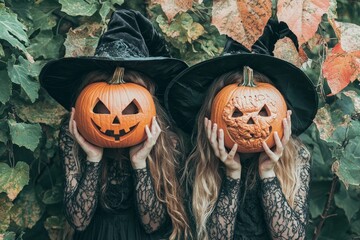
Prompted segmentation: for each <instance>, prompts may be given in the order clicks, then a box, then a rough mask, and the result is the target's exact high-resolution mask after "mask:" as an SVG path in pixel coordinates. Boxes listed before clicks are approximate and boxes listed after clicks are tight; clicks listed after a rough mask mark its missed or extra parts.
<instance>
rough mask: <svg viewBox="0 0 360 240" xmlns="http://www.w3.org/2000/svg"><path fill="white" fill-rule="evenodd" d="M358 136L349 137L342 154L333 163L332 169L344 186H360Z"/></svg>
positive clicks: (359, 141)
mask: <svg viewBox="0 0 360 240" xmlns="http://www.w3.org/2000/svg"><path fill="white" fill-rule="evenodd" d="M359 159H360V136H357V137H355V138H354V139H350V140H349V142H348V144H347V145H346V147H345V150H344V155H343V156H342V158H341V159H340V160H338V161H335V162H334V164H333V171H334V172H335V174H336V175H337V176H338V177H339V179H340V180H341V181H343V182H344V184H345V186H348V185H355V186H360V174H359V172H360V162H359Z"/></svg>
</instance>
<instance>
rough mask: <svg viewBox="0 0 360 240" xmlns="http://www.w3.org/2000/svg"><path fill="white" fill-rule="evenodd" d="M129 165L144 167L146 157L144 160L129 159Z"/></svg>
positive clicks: (136, 167)
mask: <svg viewBox="0 0 360 240" xmlns="http://www.w3.org/2000/svg"><path fill="white" fill-rule="evenodd" d="M130 162H131V166H132V168H133V169H143V168H146V159H145V160H144V159H143V160H135V159H132V160H131V161H130Z"/></svg>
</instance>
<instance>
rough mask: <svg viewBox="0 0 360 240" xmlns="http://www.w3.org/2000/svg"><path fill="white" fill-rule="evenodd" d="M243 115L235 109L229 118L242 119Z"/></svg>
mask: <svg viewBox="0 0 360 240" xmlns="http://www.w3.org/2000/svg"><path fill="white" fill-rule="evenodd" d="M243 115H244V114H243V113H242V112H241V111H240V110H239V109H237V108H235V111H234V112H233V114H232V115H231V117H233V118H237V117H242V116H243Z"/></svg>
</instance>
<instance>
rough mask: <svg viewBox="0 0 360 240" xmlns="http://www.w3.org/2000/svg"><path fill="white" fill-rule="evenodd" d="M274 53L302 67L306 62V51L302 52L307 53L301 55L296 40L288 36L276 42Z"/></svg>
mask: <svg viewBox="0 0 360 240" xmlns="http://www.w3.org/2000/svg"><path fill="white" fill-rule="evenodd" d="M273 53H274V56H275V57H277V58H280V59H283V60H285V61H288V62H290V63H292V64H294V65H295V66H297V67H301V65H302V64H303V63H304V62H305V61H303V59H302V57H303V58H305V56H306V54H305V52H303V51H302V54H305V56H300V54H299V52H298V51H297V49H296V47H295V44H294V42H293V41H292V40H291V39H290V38H288V37H285V38H283V39H280V40H278V41H277V42H276V44H275V49H274V51H273Z"/></svg>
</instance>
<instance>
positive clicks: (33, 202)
mask: <svg viewBox="0 0 360 240" xmlns="http://www.w3.org/2000/svg"><path fill="white" fill-rule="evenodd" d="M43 212H44V208H43V206H42V204H40V203H39V202H38V200H37V199H36V195H35V191H34V189H32V188H25V189H24V190H23V191H22V192H21V193H20V195H19V197H18V199H17V200H16V201H15V205H14V206H13V207H12V209H11V210H10V216H11V219H12V220H13V221H14V222H15V223H16V225H18V226H19V227H22V228H32V227H33V226H34V225H35V224H36V222H37V221H39V219H40V218H41V216H42V214H43Z"/></svg>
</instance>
